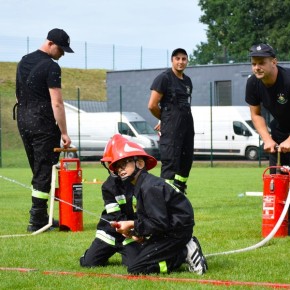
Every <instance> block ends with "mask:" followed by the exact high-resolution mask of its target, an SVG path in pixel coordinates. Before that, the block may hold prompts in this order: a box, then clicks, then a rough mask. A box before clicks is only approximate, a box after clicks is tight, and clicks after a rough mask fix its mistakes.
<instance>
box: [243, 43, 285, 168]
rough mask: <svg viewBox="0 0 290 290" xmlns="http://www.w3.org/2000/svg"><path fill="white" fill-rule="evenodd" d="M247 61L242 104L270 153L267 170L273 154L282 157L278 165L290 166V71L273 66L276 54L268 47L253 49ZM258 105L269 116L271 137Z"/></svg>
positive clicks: (257, 46) (274, 163)
mask: <svg viewBox="0 0 290 290" xmlns="http://www.w3.org/2000/svg"><path fill="white" fill-rule="evenodd" d="M250 57H251V63H252V71H253V75H252V76H250V77H249V79H248V81H247V85H246V102H247V103H248V104H249V105H250V111H251V118H252V121H253V123H254V126H255V128H256V130H257V131H258V133H259V134H260V136H261V138H262V140H263V142H264V150H265V151H266V152H269V153H270V158H269V162H270V166H275V165H277V150H278V151H280V152H282V153H283V154H281V164H282V165H290V153H289V151H290V69H289V68H283V67H281V66H279V65H277V58H276V53H275V51H274V49H273V48H272V47H271V46H270V45H268V44H263V43H262V44H258V45H253V46H252V47H251V49H250ZM261 104H263V106H264V108H265V109H266V110H268V111H269V112H270V113H271V115H272V116H273V120H272V121H271V123H270V129H271V134H270V133H269V131H268V128H267V124H266V121H265V119H264V118H263V116H262V114H261ZM277 145H278V146H279V147H278V149H277Z"/></svg>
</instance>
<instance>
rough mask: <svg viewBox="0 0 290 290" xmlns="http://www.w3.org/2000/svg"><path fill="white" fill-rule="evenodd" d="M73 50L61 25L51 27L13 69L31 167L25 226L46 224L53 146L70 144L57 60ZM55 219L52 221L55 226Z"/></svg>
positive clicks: (36, 227)
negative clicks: (30, 187) (27, 216)
mask: <svg viewBox="0 0 290 290" xmlns="http://www.w3.org/2000/svg"><path fill="white" fill-rule="evenodd" d="M65 52H69V53H71V52H73V50H72V49H71V48H70V38H69V36H68V35H67V33H66V32H65V31H64V30H62V29H58V28H55V29H52V30H51V31H49V33H48V35H47V39H46V40H45V42H44V43H43V44H42V46H41V47H40V49H38V50H36V51H34V52H32V53H30V54H27V55H25V56H23V58H22V59H21V61H20V62H19V64H18V67H17V73H16V98H17V104H16V106H17V125H18V130H19V133H20V135H21V138H22V141H23V144H24V147H25V151H26V155H27V158H28V161H29V165H30V167H31V170H32V173H33V177H32V181H31V184H32V207H31V209H30V220H29V225H28V228H27V230H28V231H30V232H34V231H37V230H39V229H40V228H42V227H43V226H45V225H47V224H48V214H47V201H48V194H49V192H50V186H51V173H52V166H53V165H54V164H56V163H57V162H58V160H59V153H55V152H54V150H53V149H54V148H55V147H59V146H60V145H61V141H62V145H63V147H65V148H67V147H69V146H70V144H71V140H70V137H69V136H68V133H67V127H66V118H65V109H64V103H63V99H62V93H61V69H60V66H59V65H58V63H57V62H55V61H53V60H58V59H60V58H61V57H62V56H63V55H64V53H65ZM57 225H58V223H57V222H56V221H55V222H54V226H57Z"/></svg>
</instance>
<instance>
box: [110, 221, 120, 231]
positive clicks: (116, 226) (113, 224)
mask: <svg viewBox="0 0 290 290" xmlns="http://www.w3.org/2000/svg"><path fill="white" fill-rule="evenodd" d="M110 225H111V227H113V228H115V229H119V228H120V227H121V225H120V224H119V223H118V222H116V221H114V222H110Z"/></svg>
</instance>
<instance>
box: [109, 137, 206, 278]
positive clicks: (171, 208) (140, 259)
mask: <svg viewBox="0 0 290 290" xmlns="http://www.w3.org/2000/svg"><path fill="white" fill-rule="evenodd" d="M156 164H157V161H156V159H155V158H154V157H152V156H150V155H148V154H147V153H146V152H145V151H144V150H143V148H141V147H140V146H139V145H137V144H136V143H133V142H130V141H128V140H127V139H125V138H123V137H121V138H120V137H117V138H115V136H113V138H112V162H111V163H110V165H109V168H110V170H111V171H114V173H115V174H116V175H118V176H119V177H120V178H121V179H122V180H123V181H126V182H128V181H130V183H131V184H133V185H134V196H135V197H136V199H137V211H136V214H137V217H136V218H135V219H132V220H127V221H119V222H118V223H119V228H117V229H116V231H117V232H119V233H121V234H123V235H124V236H126V237H132V238H133V239H135V240H136V241H138V242H140V243H141V244H142V247H141V250H140V252H139V253H137V254H136V256H135V257H134V258H133V257H132V258H131V259H130V263H129V265H128V272H129V273H133V274H141V273H142V274H149V273H170V272H171V271H173V270H175V269H177V268H179V267H180V266H181V265H182V264H183V263H184V262H187V263H188V265H189V270H190V271H191V272H195V273H197V274H199V275H202V274H204V273H205V272H206V270H207V263H206V259H205V257H204V256H203V254H202V250H201V247H200V245H199V242H198V240H197V239H196V237H192V232H193V226H194V214H193V208H192V205H191V203H190V202H189V200H188V199H187V197H186V196H185V195H184V194H183V193H182V192H180V191H179V190H178V189H177V188H175V187H173V186H172V185H171V184H169V183H166V181H165V180H164V179H162V178H160V177H156V176H154V175H152V174H150V173H148V172H147V170H150V169H151V168H154V167H155V166H156Z"/></svg>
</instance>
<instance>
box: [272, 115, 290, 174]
mask: <svg viewBox="0 0 290 290" xmlns="http://www.w3.org/2000/svg"><path fill="white" fill-rule="evenodd" d="M270 128H271V135H272V138H273V140H274V141H275V142H276V143H277V144H278V145H279V144H280V143H282V142H283V141H285V140H286V139H287V138H288V137H289V134H290V132H288V131H287V130H286V129H283V128H280V126H279V124H278V123H277V121H276V120H273V121H272V122H271V124H270ZM280 163H281V164H280V165H287V166H290V152H288V153H280ZM269 165H270V166H276V165H277V153H271V154H270V155H269ZM271 173H275V169H273V170H272V169H271Z"/></svg>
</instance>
